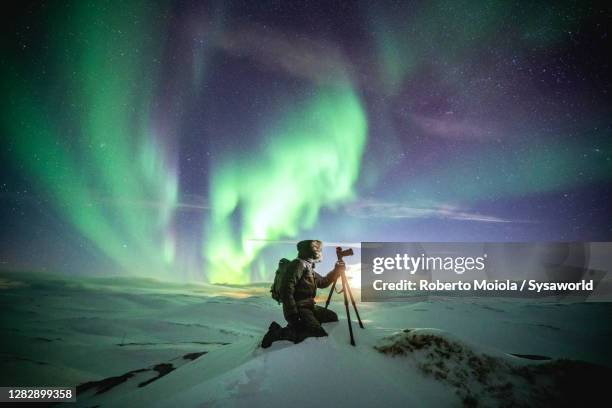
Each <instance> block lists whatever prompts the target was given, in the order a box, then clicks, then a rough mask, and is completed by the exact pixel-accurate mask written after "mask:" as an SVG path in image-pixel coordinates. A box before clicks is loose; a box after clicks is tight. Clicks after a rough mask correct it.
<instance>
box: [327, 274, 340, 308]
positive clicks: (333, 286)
mask: <svg viewBox="0 0 612 408" xmlns="http://www.w3.org/2000/svg"><path fill="white" fill-rule="evenodd" d="M336 282H338V278H336V280H335V281H334V284H333V285H332V287H331V290H330V291H329V296H327V301H326V302H325V308H326V309H327V306H329V302H330V301H331V297H332V294H333V293H334V289H336Z"/></svg>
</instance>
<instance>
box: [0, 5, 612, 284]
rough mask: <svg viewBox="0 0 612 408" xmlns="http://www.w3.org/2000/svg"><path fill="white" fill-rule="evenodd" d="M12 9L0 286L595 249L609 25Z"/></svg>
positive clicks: (275, 10) (610, 144)
mask: <svg viewBox="0 0 612 408" xmlns="http://www.w3.org/2000/svg"><path fill="white" fill-rule="evenodd" d="M20 3H22V4H21V5H18V6H17V8H16V9H14V10H12V11H10V12H9V11H8V10H5V12H3V14H4V17H3V19H4V21H3V23H2V40H1V41H2V42H1V44H2V64H1V70H2V71H1V81H2V95H3V98H2V99H3V103H2V109H1V120H0V126H1V134H0V138H1V140H0V142H1V143H0V169H1V172H0V225H1V228H0V269H7V270H24V271H39V270H44V271H49V272H56V273H68V274H79V275H84V274H95V275H104V274H106V275H108V274H122V275H144V276H151V277H156V278H164V279H174V280H185V279H189V280H194V279H195V280H204V281H211V282H230V283H245V282H249V281H259V280H269V279H271V276H272V275H271V274H272V273H273V271H274V269H275V263H276V261H277V259H278V257H279V255H284V256H293V254H294V253H295V251H294V248H293V247H292V246H291V245H290V244H284V243H283V242H284V241H288V242H291V241H295V240H299V239H306V238H318V239H322V240H323V241H327V242H359V241H539V240H547V241H573V240H581V241H610V240H612V217H611V213H612V211H611V206H610V201H611V199H612V188H611V184H610V182H611V181H612V103H611V102H612V95H611V92H612V81H611V79H612V76H611V74H610V72H611V70H610V59H611V55H612V52H610V51H611V47H610V35H609V29H610V27H612V25H611V22H612V12H611V10H610V8H604V6H603V3H601V4H600V5H597V4H595V3H594V4H590V3H589V2H582V1H580V2H578V1H572V2H564V1H559V2H551V4H549V5H546V4H544V3H540V4H534V3H535V2H505V1H450V0H448V1H416V2H380V1H369V2H367V1H364V2H333V1H321V2H313V1H309V2H297V1H296V2H291V1H252V2H240V1H220V2H210V3H205V2H197V1H193V2H187V1H174V2H171V1H158V2H152V1H132V2H130V1H123V2H112V1H73V2H65V1H49V2H20ZM275 241H281V242H275Z"/></svg>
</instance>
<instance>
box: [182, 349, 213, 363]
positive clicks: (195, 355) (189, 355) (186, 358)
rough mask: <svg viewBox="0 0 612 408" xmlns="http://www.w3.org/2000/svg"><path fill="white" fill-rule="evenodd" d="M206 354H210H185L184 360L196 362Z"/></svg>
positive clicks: (204, 352) (203, 352)
mask: <svg viewBox="0 0 612 408" xmlns="http://www.w3.org/2000/svg"><path fill="white" fill-rule="evenodd" d="M206 353H208V351H200V352H195V353H188V354H185V355H184V356H183V358H184V359H185V360H191V361H193V360H195V359H196V358H198V357H201V356H203V355H204V354H206Z"/></svg>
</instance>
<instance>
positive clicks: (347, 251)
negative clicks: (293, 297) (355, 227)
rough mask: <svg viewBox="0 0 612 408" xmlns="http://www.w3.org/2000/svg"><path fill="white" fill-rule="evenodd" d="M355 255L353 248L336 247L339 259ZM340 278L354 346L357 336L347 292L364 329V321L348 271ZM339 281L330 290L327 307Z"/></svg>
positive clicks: (335, 281)
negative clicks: (352, 289)
mask: <svg viewBox="0 0 612 408" xmlns="http://www.w3.org/2000/svg"><path fill="white" fill-rule="evenodd" d="M350 255H353V249H352V248H349V249H345V250H344V251H343V250H342V248H340V247H336V256H337V257H338V261H339V262H342V257H344V256H350ZM339 278H340V279H341V283H342V290H340V291H339V292H338V293H342V294H343V295H344V307H345V309H346V320H348V327H349V334H350V336H351V345H352V346H354V345H355V337H354V336H353V325H352V323H351V312H350V310H349V306H348V297H347V295H346V293H347V292H348V296H350V297H351V303H352V304H353V309H355V314H356V315H357V320H358V321H359V327H361V328H362V329H364V327H363V323H362V322H361V317H359V311H358V310H357V305H356V304H355V299H353V292H351V287H350V286H349V284H348V280H347V279H346V273H345V272H344V271H343V272H342V273H341V274H340V276H339ZM337 282H338V278H336V280H334V283H333V285H332V287H331V290H330V291H329V296H328V297H327V301H326V302H325V308H326V309H327V306H329V302H330V301H331V297H332V294H333V293H334V290H335V289H336V283H337Z"/></svg>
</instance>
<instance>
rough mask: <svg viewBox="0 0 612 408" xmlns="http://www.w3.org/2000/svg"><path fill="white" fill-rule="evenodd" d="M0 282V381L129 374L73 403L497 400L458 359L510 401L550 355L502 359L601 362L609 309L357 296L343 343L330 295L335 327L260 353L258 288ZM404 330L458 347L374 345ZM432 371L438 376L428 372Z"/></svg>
mask: <svg viewBox="0 0 612 408" xmlns="http://www.w3.org/2000/svg"><path fill="white" fill-rule="evenodd" d="M0 281H1V282H2V283H3V284H2V285H0V307H1V308H2V316H1V319H0V330H1V331H2V337H1V340H0V345H1V348H0V353H1V354H0V356H1V358H2V360H1V361H2V368H3V369H2V371H1V372H2V374H1V378H0V382H1V384H2V385H15V386H19V385H22V386H25V385H29V386H35V385H40V386H43V385H45V386H51V385H62V386H69V385H72V386H75V385H77V384H83V383H86V382H91V381H101V380H104V379H108V378H109V377H118V376H124V375H125V374H127V373H130V372H133V371H136V370H142V371H137V372H134V373H133V375H132V376H131V377H129V378H126V379H125V381H124V382H122V383H120V384H119V385H116V386H115V387H113V388H111V389H109V390H108V391H106V392H103V393H100V394H96V393H95V388H92V389H90V390H88V391H85V392H82V393H80V394H79V396H78V401H77V403H76V404H73V406H79V407H90V406H96V405H97V406H101V407H114V406H130V407H132V406H134V407H173V406H181V407H202V406H207V407H208V406H211V407H214V406H220V407H243V406H244V407H246V406H249V407H257V406H267V407H274V406H293V407H301V406H304V407H305V406H309V407H312V406H316V405H323V406H351V407H371V406H461V405H465V404H467V403H466V396H469V397H470V398H472V397H473V398H475V399H476V400H477V401H481V403H484V402H486V403H487V405H496V404H499V400H498V399H496V397H495V396H494V395H493V394H491V393H490V392H487V391H486V386H485V385H483V384H482V383H481V382H479V381H478V380H477V378H476V377H474V375H473V374H470V373H471V371H470V370H469V369H470V367H467V366H463V365H462V364H464V363H462V362H461V361H467V357H466V356H478V358H483V359H484V360H483V361H488V362H491V361H493V362H495V364H494V367H496V369H495V370H494V371H495V372H494V373H493V374H491V377H487V378H489V379H488V380H487V381H488V382H487V384H488V385H491V384H494V385H495V386H502V385H504V384H505V383H507V382H511V383H513V384H516V387H518V388H517V389H523V390H525V391H523V393H524V395H522V394H520V393H517V392H515V393H514V394H512V395H513V396H512V398H515V399H516V401H519V402H520V401H523V400H524V399H525V398H528V397H529V388H528V387H527V386H526V385H525V384H526V382H525V380H524V378H523V377H522V374H520V370H519V371H517V370H518V368H520V367H523V366H525V367H539V366H541V365H542V364H547V362H549V361H553V360H542V361H535V360H527V359H524V358H518V357H514V356H512V355H510V353H512V354H521V355H535V356H544V357H547V358H553V359H559V358H565V359H573V360H582V361H585V362H590V363H594V364H599V365H603V366H607V367H612V356H611V355H610V351H609V346H608V344H607V343H608V340H609V338H610V335H611V334H612V333H611V328H610V324H609V316H610V311H611V309H612V307H611V305H612V304H610V303H569V302H559V301H556V300H554V299H550V300H537V299H536V300H534V299H531V300H526V299H508V298H504V299H495V298H486V299H476V298H432V299H429V300H423V301H420V302H415V303H382V302H381V303H361V302H358V307H359V311H360V314H361V316H362V319H363V321H364V324H365V327H366V329H360V328H359V326H358V325H357V324H356V322H355V323H354V324H353V330H354V332H355V338H356V342H357V346H356V347H352V346H350V345H349V338H348V328H347V322H346V320H345V319H344V316H345V314H344V305H343V304H342V303H341V302H340V299H341V297H340V296H334V301H333V303H332V305H331V306H330V307H331V308H332V309H333V310H335V311H336V312H337V313H338V315H339V317H340V321H339V322H337V323H330V324H326V325H324V326H325V329H326V330H327V331H328V333H329V337H326V338H309V339H306V340H305V341H304V342H303V343H301V344H298V345H293V344H291V343H289V342H286V341H283V342H276V343H274V344H273V345H272V347H270V348H269V349H265V350H264V349H261V348H260V347H259V342H260V340H261V337H262V336H263V334H264V332H265V331H266V329H267V327H268V325H269V323H270V322H271V321H272V320H276V321H278V322H280V323H282V313H281V308H280V306H278V305H277V304H276V302H274V301H273V300H272V299H271V298H270V297H269V292H268V290H269V284H256V285H247V286H216V285H205V284H181V283H168V282H160V281H155V280H151V279H139V278H121V277H112V278H105V279H100V278H60V277H52V276H49V275H37V274H18V273H12V274H11V273H3V274H2V275H1V276H0ZM354 293H355V295H357V296H358V291H356V290H354ZM321 296H326V291H323V292H322V293H321ZM404 329H409V330H408V331H404ZM414 336H430V337H428V338H431V339H443V340H444V342H442V343H440V344H452V345H457V348H456V350H461V351H460V352H457V353H453V354H452V356H450V357H448V358H446V359H445V360H444V361H442V360H436V358H438V357H436V356H439V354H440V350H439V348H436V342H435V341H433V342H429V343H427V346H426V347H423V348H422V349H419V350H413V351H412V352H410V353H408V352H405V353H403V354H398V355H390V354H389V353H384V352H381V351H380V349H381V347H382V348H384V346H385V345H387V346H388V345H389V344H393V343H394V342H395V343H397V344H400V345H401V344H410V342H411V341H412V342H414V341H415V337H414ZM436 341H438V342H440V341H441V340H436ZM406 342H408V343H406ZM377 348H378V349H377ZM203 352H205V354H202V355H201V356H200V357H198V358H195V359H193V360H190V359H187V358H185V356H186V355H188V354H190V353H203ZM428 355H431V356H432V357H427V356H428ZM483 356H484V357H483ZM462 359H463V360H462ZM432 361H433V362H434V363H436V364H438V366H435V365H434V366H432V365H431V364H430V363H431V362H432ZM160 364H167V365H166V366H165V367H168V364H171V365H172V368H173V370H172V371H170V372H169V373H167V374H166V375H163V376H161V377H159V378H158V379H156V380H154V381H152V382H150V383H149V384H147V385H145V386H140V387H139V386H138V385H139V384H142V383H143V382H145V381H147V380H150V379H152V378H155V377H157V376H158V375H159V373H158V372H157V371H155V369H154V367H155V366H158V365H160ZM440 365H441V366H442V367H445V368H444V370H445V372H446V373H447V374H448V375H447V378H442V377H443V375H442V376H441V375H440V374H439V373H438V374H436V370H438V369H439V366H440ZM424 367H425V368H427V367H429V371H428V370H427V369H424ZM436 367H438V368H436ZM517 367H518V368H517ZM432 370H433V371H432ZM440 370H441V369H440ZM464 371H465V372H467V373H468V374H469V375H468V377H469V378H468V379H467V380H466V384H471V385H470V387H469V392H467V393H466V391H465V389H464V388H462V387H460V386H457V378H461V376H462V375H464V374H462V373H463V372H464ZM517 373H519V374H517ZM547 375H548V374H547ZM457 376H459V377H457ZM126 377H127V376H126ZM449 378H450V379H449ZM475 378H476V379H475ZM495 378H496V380H493V379H495ZM525 393H526V394H525ZM521 398H522V399H521ZM467 401H468V402H470V401H471V400H470V399H469V398H468V399H467Z"/></svg>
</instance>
